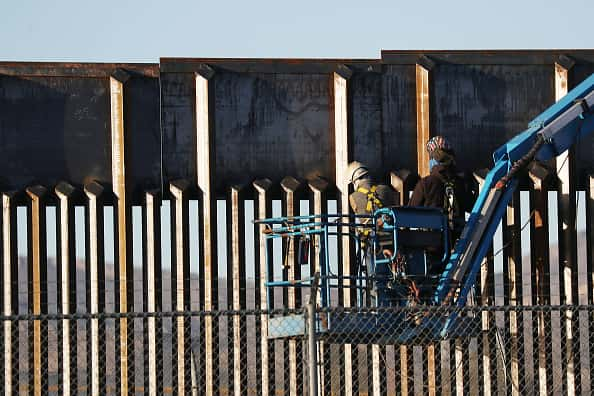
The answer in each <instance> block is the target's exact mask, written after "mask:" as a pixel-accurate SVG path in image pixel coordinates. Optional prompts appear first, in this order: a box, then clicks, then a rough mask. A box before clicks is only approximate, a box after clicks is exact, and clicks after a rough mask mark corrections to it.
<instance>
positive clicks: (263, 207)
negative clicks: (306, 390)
mask: <svg viewBox="0 0 594 396" xmlns="http://www.w3.org/2000/svg"><path fill="white" fill-rule="evenodd" d="M253 186H254V189H255V190H256V191H255V194H256V197H255V198H256V204H254V212H255V213H254V214H255V218H258V219H265V218H269V217H270V216H271V214H272V202H271V199H270V193H269V192H270V189H271V187H272V182H271V181H270V180H269V179H261V180H256V181H255V182H254V184H253ZM256 227H258V231H259V232H256V233H254V234H255V237H256V241H255V246H254V247H255V253H256V254H255V261H256V262H255V263H254V266H255V268H254V273H255V274H256V290H255V292H256V302H257V303H256V308H262V309H263V308H264V307H267V306H268V301H267V295H266V286H265V284H266V282H269V281H271V280H272V275H273V274H272V272H273V271H272V268H271V266H272V262H271V263H268V262H267V260H266V256H268V257H271V256H272V251H271V250H269V252H266V251H265V250H266V249H271V248H272V247H271V246H270V244H266V242H265V241H264V238H260V237H258V235H262V233H263V232H264V225H262V224H260V225H257V226H256ZM257 319H259V320H257V321H256V326H258V327H259V328H257V329H256V338H260V343H259V345H257V346H256V356H258V357H259V358H256V359H257V361H256V367H257V368H258V369H259V371H260V374H261V381H262V382H261V389H260V394H261V395H263V396H266V395H269V394H274V391H272V392H271V390H272V389H271V388H273V387H274V363H272V362H274V354H273V352H274V345H273V342H270V341H269V340H268V315H266V314H262V315H260V318H257ZM258 322H259V323H258ZM271 363H272V370H271V369H270V368H271Z"/></svg>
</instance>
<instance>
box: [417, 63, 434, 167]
mask: <svg viewBox="0 0 594 396" xmlns="http://www.w3.org/2000/svg"><path fill="white" fill-rule="evenodd" d="M415 72H416V77H417V84H416V93H417V95H416V99H417V146H416V147H417V150H416V151H417V171H418V173H419V175H421V176H423V177H424V176H427V175H428V174H429V154H428V153H427V150H424V146H425V144H426V143H427V140H429V136H430V128H431V120H430V113H431V112H430V107H429V106H430V97H431V95H430V94H431V92H430V89H429V73H430V69H429V68H428V67H426V66H424V65H421V64H417V65H416V66H415Z"/></svg>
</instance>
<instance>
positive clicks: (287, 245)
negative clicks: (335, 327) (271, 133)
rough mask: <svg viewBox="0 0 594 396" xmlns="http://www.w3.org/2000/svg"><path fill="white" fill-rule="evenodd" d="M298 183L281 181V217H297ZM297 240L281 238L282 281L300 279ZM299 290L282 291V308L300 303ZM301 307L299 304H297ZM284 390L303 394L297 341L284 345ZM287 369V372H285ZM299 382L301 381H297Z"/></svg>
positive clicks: (294, 180) (292, 179) (286, 179)
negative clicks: (298, 379)
mask: <svg viewBox="0 0 594 396" xmlns="http://www.w3.org/2000/svg"><path fill="white" fill-rule="evenodd" d="M300 184H301V183H300V182H299V181H298V180H297V179H295V178H294V177H291V176H287V177H285V178H284V179H283V180H282V181H281V187H282V189H283V208H282V209H283V210H282V215H283V216H289V217H291V216H299V199H298V198H299V197H298V196H297V195H298V190H299V188H300ZM296 243H297V240H291V239H289V238H283V251H286V252H287V257H286V262H283V263H282V264H281V265H282V267H283V280H284V281H289V282H294V281H295V280H299V279H300V278H301V265H300V263H299V260H298V259H297V253H296V246H295V244H296ZM297 290H299V288H293V287H292V288H289V290H286V291H284V295H283V306H284V307H288V308H290V309H295V308H296V307H297V301H299V302H301V301H300V300H301V296H300V293H299V295H297V293H296V291H297ZM299 305H301V304H299ZM283 354H284V367H285V370H284V371H285V375H284V388H285V389H289V394H290V395H299V394H302V393H303V389H300V391H299V392H298V391H297V388H298V387H299V388H302V386H299V384H298V381H297V378H299V375H298V372H297V367H298V366H299V365H300V363H301V362H302V358H303V357H302V356H300V357H299V358H298V357H297V341H295V340H289V341H288V342H286V341H285V343H284V349H283ZM287 368H288V370H287ZM299 382H301V381H299Z"/></svg>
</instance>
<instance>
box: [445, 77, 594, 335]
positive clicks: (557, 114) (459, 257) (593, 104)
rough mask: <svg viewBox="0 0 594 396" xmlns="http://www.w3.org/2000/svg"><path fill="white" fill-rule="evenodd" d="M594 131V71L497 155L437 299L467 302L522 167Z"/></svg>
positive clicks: (454, 252)
mask: <svg viewBox="0 0 594 396" xmlns="http://www.w3.org/2000/svg"><path fill="white" fill-rule="evenodd" d="M592 132H594V75H591V76H590V77H589V78H587V79H586V80H585V81H583V82H582V83H581V84H579V85H578V86H577V87H576V88H574V89H573V90H571V91H570V92H569V93H568V94H567V95H566V96H565V97H563V98H562V99H561V100H560V101H558V102H557V103H555V104H554V105H552V106H551V107H549V108H548V109H547V110H546V111H545V112H543V113H542V114H540V115H539V116H538V117H536V118H535V119H534V120H532V122H530V124H529V125H528V129H527V130H525V131H524V132H522V133H520V134H519V135H517V136H515V137H514V138H513V139H511V140H510V141H509V142H507V143H505V144H504V145H503V146H501V147H500V148H499V149H497V150H496V151H495V152H494V153H493V160H494V162H495V166H494V167H493V169H492V170H491V171H490V172H489V173H488V175H487V176H486V178H485V184H484V187H483V189H482V191H481V193H480V194H479V196H478V198H477V201H476V203H475V205H474V207H473V209H472V212H471V214H470V217H469V219H468V222H467V224H466V226H465V228H464V230H463V232H462V235H461V237H460V239H459V240H458V242H457V244H456V246H455V249H454V251H453V253H452V255H451V256H450V260H449V262H448V264H447V265H446V267H445V269H444V272H443V273H442V276H441V278H440V282H439V284H438V287H437V289H436V292H435V296H434V300H435V303H437V304H449V305H450V304H451V305H454V304H455V305H456V306H458V307H462V306H464V305H465V304H466V299H467V296H468V293H469V292H470V290H471V288H472V286H473V285H474V284H475V281H476V277H477V274H478V272H479V270H480V267H481V263H482V261H483V259H484V258H485V256H486V254H487V251H488V249H489V247H490V246H491V243H492V240H493V235H494V233H495V230H496V228H497V226H498V224H499V222H500V221H501V219H502V217H503V215H504V214H505V210H506V207H507V205H508V204H509V202H510V200H511V197H512V195H513V192H514V190H515V189H516V187H517V185H518V180H517V179H518V178H517V174H518V171H520V170H521V169H523V168H525V167H526V166H527V165H528V164H529V163H530V162H531V161H532V160H534V159H536V160H539V161H546V160H548V159H551V158H553V157H556V156H558V155H560V154H562V153H563V152H564V151H566V150H568V149H569V148H571V147H572V146H573V145H575V144H577V143H578V142H579V140H580V138H582V137H583V136H586V135H587V134H589V133H592ZM453 319H454V318H453V317H452V318H450V319H449V320H448V322H447V323H446V325H445V327H444V329H443V330H442V335H445V334H447V330H448V325H449V323H450V322H451V321H452V320H453Z"/></svg>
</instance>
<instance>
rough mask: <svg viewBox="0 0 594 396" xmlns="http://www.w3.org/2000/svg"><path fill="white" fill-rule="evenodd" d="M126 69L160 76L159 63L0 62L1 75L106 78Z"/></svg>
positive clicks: (138, 73)
mask: <svg viewBox="0 0 594 396" xmlns="http://www.w3.org/2000/svg"><path fill="white" fill-rule="evenodd" d="M118 69H124V70H126V71H127V72H129V73H130V74H132V75H140V76H144V77H154V78H156V77H159V64H158V63H84V62H81V63H78V62H77V63H72V62H0V76H2V75H5V76H16V77H89V78H106V77H109V76H111V75H112V74H113V73H114V72H115V71H116V70H118Z"/></svg>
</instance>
